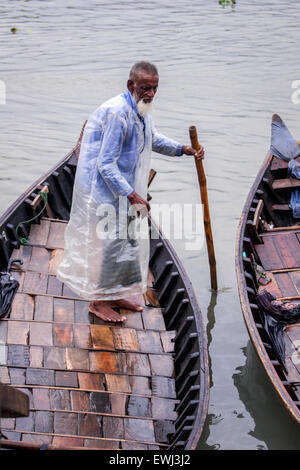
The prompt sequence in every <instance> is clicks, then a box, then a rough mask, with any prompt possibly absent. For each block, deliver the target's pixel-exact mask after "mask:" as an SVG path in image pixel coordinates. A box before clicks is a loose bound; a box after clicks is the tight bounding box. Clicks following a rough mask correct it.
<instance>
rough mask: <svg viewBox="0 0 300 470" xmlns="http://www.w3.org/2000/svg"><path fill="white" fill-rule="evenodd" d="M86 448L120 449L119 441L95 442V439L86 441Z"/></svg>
mask: <svg viewBox="0 0 300 470" xmlns="http://www.w3.org/2000/svg"><path fill="white" fill-rule="evenodd" d="M84 447H88V448H90V447H92V448H97V449H102V450H116V449H119V448H120V442H119V441H111V440H109V439H106V440H105V439H103V440H95V439H85V440H84Z"/></svg>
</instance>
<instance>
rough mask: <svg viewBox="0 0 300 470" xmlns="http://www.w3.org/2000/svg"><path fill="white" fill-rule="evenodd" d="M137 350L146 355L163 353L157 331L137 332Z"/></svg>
mask: <svg viewBox="0 0 300 470" xmlns="http://www.w3.org/2000/svg"><path fill="white" fill-rule="evenodd" d="M137 337H138V342H139V349H140V351H142V352H147V353H161V352H163V349H162V344H161V340H160V334H159V332H158V331H137Z"/></svg>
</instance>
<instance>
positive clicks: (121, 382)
mask: <svg viewBox="0 0 300 470" xmlns="http://www.w3.org/2000/svg"><path fill="white" fill-rule="evenodd" d="M105 379H106V386H107V390H109V391H111V392H128V393H130V392H131V386H130V383H129V377H127V376H126V375H112V374H105Z"/></svg>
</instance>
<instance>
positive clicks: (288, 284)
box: [274, 273, 298, 297]
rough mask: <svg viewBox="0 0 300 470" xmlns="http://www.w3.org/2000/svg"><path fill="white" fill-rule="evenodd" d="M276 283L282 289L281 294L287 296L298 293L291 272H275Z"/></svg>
mask: <svg viewBox="0 0 300 470" xmlns="http://www.w3.org/2000/svg"><path fill="white" fill-rule="evenodd" d="M274 277H275V279H276V283H277V285H278V287H279V289H280V292H281V296H283V297H287V296H292V295H298V291H297V289H296V288H295V285H294V283H293V281H292V279H291V278H290V275H289V273H279V274H274Z"/></svg>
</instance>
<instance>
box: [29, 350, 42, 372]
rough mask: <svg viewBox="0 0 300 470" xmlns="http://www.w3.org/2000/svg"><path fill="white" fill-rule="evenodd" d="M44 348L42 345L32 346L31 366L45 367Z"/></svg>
mask: <svg viewBox="0 0 300 470" xmlns="http://www.w3.org/2000/svg"><path fill="white" fill-rule="evenodd" d="M43 364H44V349H43V348H42V346H30V367H34V368H37V367H43Z"/></svg>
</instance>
